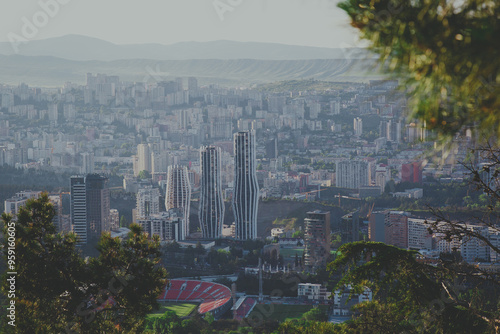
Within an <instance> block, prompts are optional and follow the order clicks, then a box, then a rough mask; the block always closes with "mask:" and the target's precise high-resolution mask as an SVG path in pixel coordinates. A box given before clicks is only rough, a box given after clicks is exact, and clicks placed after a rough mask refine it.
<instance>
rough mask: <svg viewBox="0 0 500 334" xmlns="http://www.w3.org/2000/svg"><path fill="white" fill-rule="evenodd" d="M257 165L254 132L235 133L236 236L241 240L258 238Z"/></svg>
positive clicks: (234, 198) (234, 196)
mask: <svg viewBox="0 0 500 334" xmlns="http://www.w3.org/2000/svg"><path fill="white" fill-rule="evenodd" d="M255 164H256V161H255V134H254V132H253V131H246V132H238V133H235V134H234V168H235V171H234V172H235V173H234V177H235V180H234V193H233V212H234V219H235V224H236V226H235V234H236V235H235V236H236V239H239V240H249V239H256V238H257V209H258V205H259V185H258V183H257V175H256V173H255V170H256V165H255Z"/></svg>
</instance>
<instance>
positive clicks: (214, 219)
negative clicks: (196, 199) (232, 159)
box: [199, 146, 225, 239]
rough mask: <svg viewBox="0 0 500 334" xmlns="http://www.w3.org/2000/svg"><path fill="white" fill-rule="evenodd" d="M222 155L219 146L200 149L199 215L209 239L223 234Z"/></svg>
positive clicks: (203, 230) (203, 231)
mask: <svg viewBox="0 0 500 334" xmlns="http://www.w3.org/2000/svg"><path fill="white" fill-rule="evenodd" d="M221 156H222V154H221V149H220V148H219V147H213V146H208V147H202V148H201V151H200V167H201V194H200V209H199V217H200V226H201V231H202V233H203V238H207V239H217V238H220V237H221V235H222V224H223V223H224V211H225V209H224V200H223V194H222V179H221Z"/></svg>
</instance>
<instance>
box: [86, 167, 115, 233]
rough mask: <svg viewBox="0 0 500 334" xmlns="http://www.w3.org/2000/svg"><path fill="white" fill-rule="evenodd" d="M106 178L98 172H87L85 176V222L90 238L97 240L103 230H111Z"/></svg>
mask: <svg viewBox="0 0 500 334" xmlns="http://www.w3.org/2000/svg"><path fill="white" fill-rule="evenodd" d="M107 183H108V178H106V177H104V176H101V175H99V174H88V175H87V176H86V178H85V185H86V188H87V222H88V223H89V232H90V235H89V236H90V239H91V240H98V239H99V237H100V236H101V234H102V233H103V232H107V231H110V230H111V224H110V218H109V210H110V204H109V189H108V188H107Z"/></svg>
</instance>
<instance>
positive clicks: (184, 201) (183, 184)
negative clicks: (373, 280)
mask: <svg viewBox="0 0 500 334" xmlns="http://www.w3.org/2000/svg"><path fill="white" fill-rule="evenodd" d="M190 204H191V184H190V183H189V176H188V170H187V168H186V167H181V166H177V165H176V166H169V167H168V175H167V194H166V196H165V208H166V209H167V211H168V210H170V209H180V210H181V211H182V212H183V214H184V228H183V229H182V234H183V235H182V236H181V240H184V239H185V238H186V236H188V235H189V207H190Z"/></svg>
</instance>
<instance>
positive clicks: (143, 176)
mask: <svg viewBox="0 0 500 334" xmlns="http://www.w3.org/2000/svg"><path fill="white" fill-rule="evenodd" d="M137 178H138V179H139V180H145V179H149V178H151V174H150V173H149V172H148V171H147V170H141V171H140V172H139V175H137Z"/></svg>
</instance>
